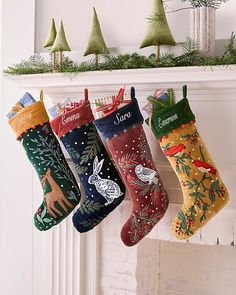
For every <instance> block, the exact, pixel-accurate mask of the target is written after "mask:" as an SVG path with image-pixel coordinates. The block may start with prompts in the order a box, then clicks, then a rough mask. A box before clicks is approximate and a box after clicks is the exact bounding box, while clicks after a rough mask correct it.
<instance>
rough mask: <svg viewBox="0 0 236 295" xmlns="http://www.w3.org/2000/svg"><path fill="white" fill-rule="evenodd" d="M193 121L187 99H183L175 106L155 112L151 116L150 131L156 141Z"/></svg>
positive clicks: (193, 117)
mask: <svg viewBox="0 0 236 295" xmlns="http://www.w3.org/2000/svg"><path fill="white" fill-rule="evenodd" d="M193 120H195V116H194V114H193V113H192V111H191V109H190V106H189V102H188V99H187V98H183V99H182V100H180V101H179V102H178V103H177V104H175V105H174V106H171V107H166V108H164V109H161V110H160V111H156V112H154V113H153V115H152V121H151V124H152V131H153V133H154V135H155V136H156V138H157V139H159V138H162V137H163V136H164V135H166V134H168V133H170V132H172V131H173V130H174V129H177V128H179V127H181V125H182V124H187V123H189V122H190V121H193Z"/></svg>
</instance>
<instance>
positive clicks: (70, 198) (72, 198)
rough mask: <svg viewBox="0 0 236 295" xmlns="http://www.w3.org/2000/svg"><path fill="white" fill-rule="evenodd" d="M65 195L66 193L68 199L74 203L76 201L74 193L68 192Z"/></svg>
mask: <svg viewBox="0 0 236 295" xmlns="http://www.w3.org/2000/svg"><path fill="white" fill-rule="evenodd" d="M67 193H68V199H69V200H75V201H77V198H76V195H75V193H74V192H73V191H69V192H67Z"/></svg>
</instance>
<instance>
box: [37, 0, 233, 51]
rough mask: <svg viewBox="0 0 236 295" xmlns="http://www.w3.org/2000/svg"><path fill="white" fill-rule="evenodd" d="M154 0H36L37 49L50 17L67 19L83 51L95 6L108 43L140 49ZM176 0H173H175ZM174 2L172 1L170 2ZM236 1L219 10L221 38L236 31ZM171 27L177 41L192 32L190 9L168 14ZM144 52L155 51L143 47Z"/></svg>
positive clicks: (177, 2)
mask: <svg viewBox="0 0 236 295" xmlns="http://www.w3.org/2000/svg"><path fill="white" fill-rule="evenodd" d="M152 2H153V0H112V1H110V0H92V1H84V0H67V1H63V0H36V51H37V52H42V51H43V50H45V49H43V43H44V41H45V38H46V36H47V33H48V30H49V25H50V20H51V18H52V17H54V18H55V20H56V23H57V24H58V23H59V21H60V20H61V19H63V20H64V24H65V30H66V34H67V37H68V42H69V44H70V46H71V49H72V50H76V51H77V50H78V51H79V52H81V53H83V51H84V49H85V46H86V43H87V39H88V34H89V31H90V25H91V18H92V7H93V6H95V7H96V9H97V13H98V17H99V19H100V23H101V26H102V31H103V34H104V38H105V40H106V43H107V46H108V47H116V48H117V47H118V48H119V50H122V51H123V52H125V51H131V52H135V51H139V50H138V48H139V45H140V43H141V41H142V38H143V37H144V34H145V30H146V26H147V19H146V18H147V17H148V16H149V15H150V14H151V9H152ZM171 3H172V2H171ZM169 5H170V4H169ZM180 6H181V7H183V3H182V2H180V0H173V4H171V5H170V7H173V8H178V7H180ZM235 11H236V3H235V1H233V0H230V1H229V2H227V3H226V4H223V5H222V6H221V7H220V9H219V10H217V30H216V31H217V32H216V38H217V39H228V38H229V36H230V35H231V32H232V31H236V19H235ZM168 20H169V25H170V28H171V30H172V32H173V35H174V37H175V39H176V41H177V42H184V41H185V39H186V37H187V36H189V10H185V11H181V12H176V13H170V14H168ZM139 52H140V53H151V52H152V49H150V48H149V49H143V50H140V51H139Z"/></svg>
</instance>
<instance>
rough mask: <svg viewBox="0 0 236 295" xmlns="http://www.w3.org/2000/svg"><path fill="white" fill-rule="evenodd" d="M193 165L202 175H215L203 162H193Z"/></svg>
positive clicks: (211, 167) (211, 168)
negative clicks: (207, 173)
mask: <svg viewBox="0 0 236 295" xmlns="http://www.w3.org/2000/svg"><path fill="white" fill-rule="evenodd" d="M193 164H194V165H195V166H196V167H197V168H198V170H199V171H201V172H203V173H206V172H209V173H211V174H213V175H215V174H216V169H215V168H214V167H213V166H211V165H210V164H208V163H206V162H203V161H200V160H194V161H193Z"/></svg>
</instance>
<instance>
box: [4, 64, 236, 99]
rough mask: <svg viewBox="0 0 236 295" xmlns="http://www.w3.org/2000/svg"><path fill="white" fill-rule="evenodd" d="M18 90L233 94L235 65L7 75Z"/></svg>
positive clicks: (51, 93)
mask: <svg viewBox="0 0 236 295" xmlns="http://www.w3.org/2000/svg"><path fill="white" fill-rule="evenodd" d="M8 77H9V78H10V79H11V80H13V81H14V82H15V83H16V84H17V85H18V86H19V87H21V88H25V89H32V90H39V89H41V88H43V89H44V91H45V93H46V94H48V95H50V96H54V95H55V96H57V95H60V96H61V95H64V94H71V95H78V93H79V94H80V93H81V90H83V88H84V87H88V88H89V91H90V92H91V93H96V94H99V95H101V94H104V93H105V94H107V93H109V92H111V93H114V90H116V87H120V86H123V85H124V84H125V85H127V86H132V85H133V86H135V87H136V88H137V89H138V91H140V92H146V91H148V92H149V91H150V90H153V89H154V88H155V87H158V86H163V85H164V86H165V87H169V86H170V87H174V88H175V87H179V86H180V85H182V84H184V83H186V84H188V86H189V88H190V91H194V92H195V91H200V90H201V91H203V90H204V91H206V92H209V91H212V90H222V91H223V90H224V91H226V92H228V91H234V90H235V88H236V86H235V81H236V66H235V65H232V66H228V67H226V66H214V67H179V68H159V69H129V70H114V71H94V72H84V73H77V74H76V73H71V74H70V73H53V74H51V73H49V74H33V75H21V76H8Z"/></svg>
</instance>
